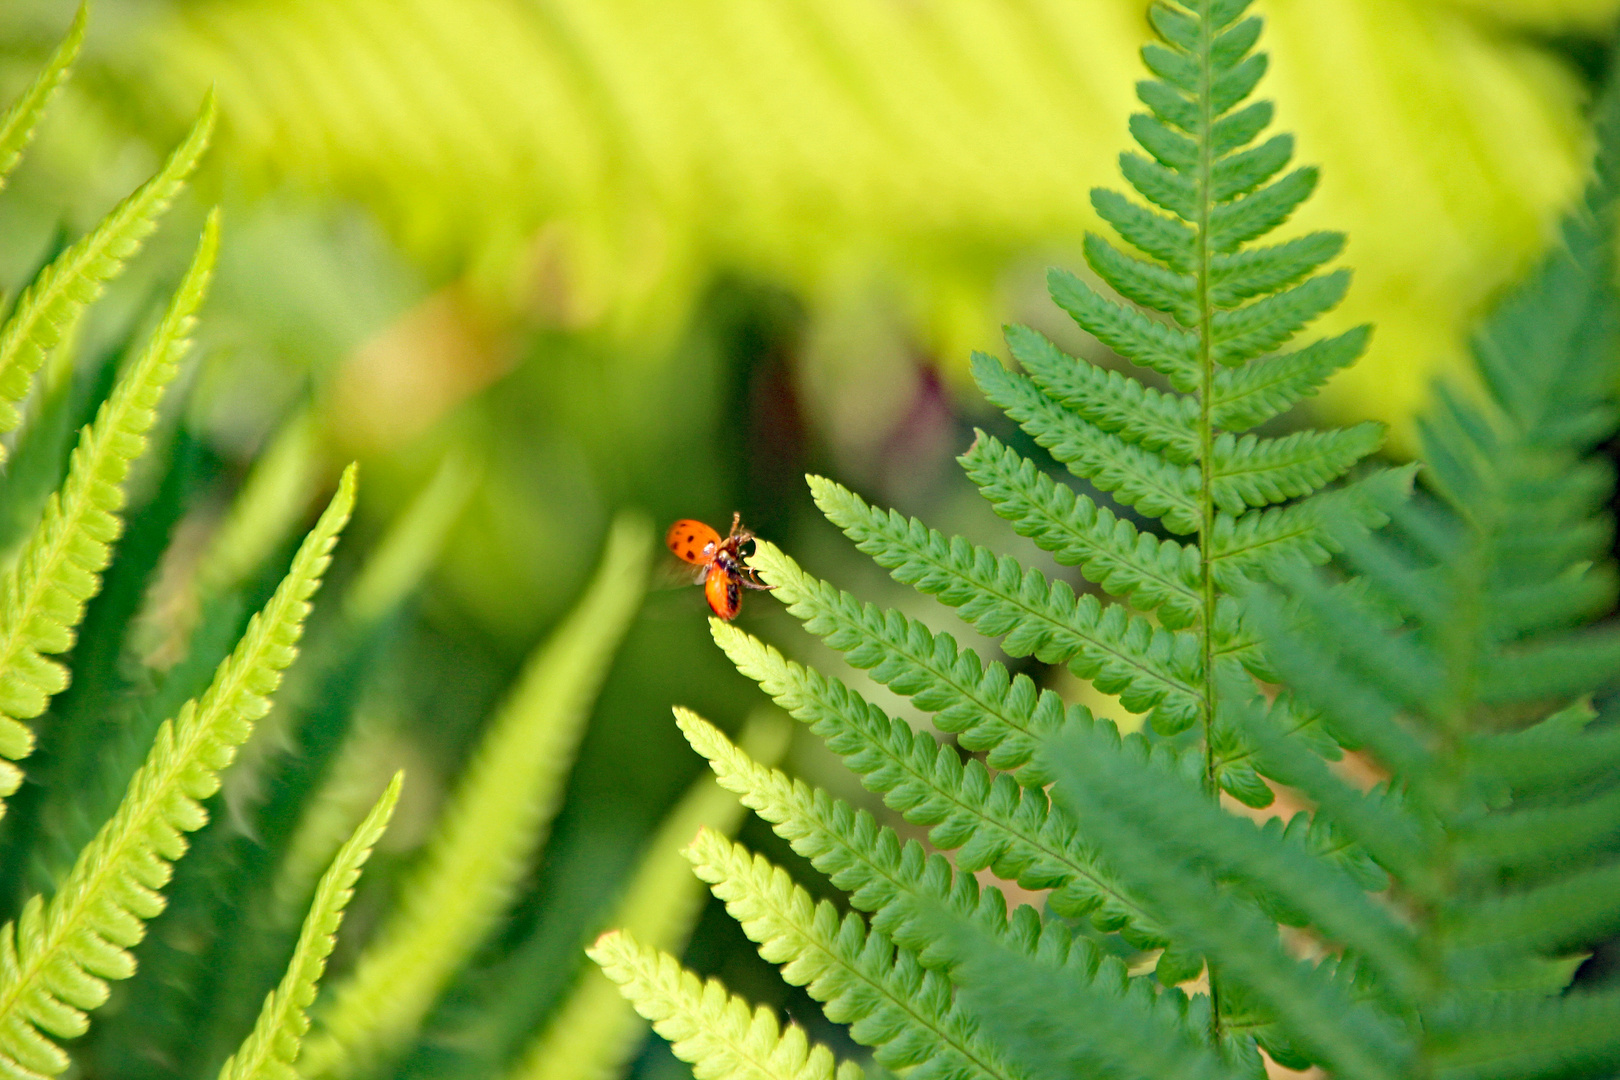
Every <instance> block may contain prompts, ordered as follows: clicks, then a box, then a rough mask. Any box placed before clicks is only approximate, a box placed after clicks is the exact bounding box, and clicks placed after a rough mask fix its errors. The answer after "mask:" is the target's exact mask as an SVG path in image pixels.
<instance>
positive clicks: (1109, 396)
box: [981, 270, 1198, 464]
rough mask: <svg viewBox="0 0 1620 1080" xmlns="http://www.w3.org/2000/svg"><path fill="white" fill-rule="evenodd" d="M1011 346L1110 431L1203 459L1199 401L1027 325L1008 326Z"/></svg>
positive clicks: (1068, 401)
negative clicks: (1106, 364)
mask: <svg viewBox="0 0 1620 1080" xmlns="http://www.w3.org/2000/svg"><path fill="white" fill-rule="evenodd" d="M1060 273H1063V271H1059V270H1053V271H1052V272H1051V274H1052V276H1056V275H1058V274H1060ZM1007 348H1008V350H1009V351H1010V352H1011V353H1012V355H1013V359H1015V360H1017V361H1018V363H1019V366H1021V367H1022V368H1023V369H1024V373H1025V374H1026V375H1028V376H1029V377H1030V379H1031V380H1032V381H1033V382H1034V383H1035V385H1037V386H1039V387H1040V388H1041V390H1042V391H1043V392H1045V394H1046V396H1047V397H1049V398H1051V399H1052V400H1053V401H1056V402H1057V403H1058V404H1059V405H1062V406H1063V407H1064V408H1066V409H1069V410H1071V411H1072V412H1074V413H1076V414H1077V415H1079V416H1082V417H1084V418H1085V419H1087V420H1089V421H1091V422H1092V423H1093V424H1095V425H1097V426H1098V427H1099V428H1101V429H1102V430H1104V431H1112V432H1117V433H1120V434H1122V435H1124V436H1125V437H1126V438H1127V439H1129V440H1130V441H1132V442H1134V443H1137V444H1139V445H1141V446H1145V447H1147V448H1148V449H1150V450H1158V451H1160V452H1162V453H1164V455H1165V457H1167V458H1168V459H1169V460H1171V461H1174V462H1177V463H1179V464H1186V463H1188V462H1190V461H1194V460H1196V459H1197V457H1198V440H1197V438H1196V437H1195V436H1194V435H1193V425H1194V424H1195V423H1196V422H1197V417H1198V402H1196V401H1195V400H1193V399H1192V398H1190V397H1185V396H1182V395H1178V394H1167V393H1164V392H1163V391H1160V390H1155V389H1153V388H1152V387H1150V386H1144V385H1142V384H1141V383H1139V382H1137V381H1136V380H1135V379H1133V378H1130V377H1129V376H1127V375H1124V374H1122V373H1120V372H1118V371H1109V370H1107V369H1106V368H1101V367H1098V366H1097V365H1095V364H1092V363H1090V362H1088V361H1086V360H1079V361H1078V362H1077V361H1076V358H1075V357H1072V356H1070V355H1069V354H1068V353H1065V352H1063V351H1062V350H1061V349H1059V348H1058V347H1057V346H1056V345H1054V344H1052V343H1051V342H1050V341H1048V340H1047V339H1046V337H1045V336H1044V335H1042V334H1038V333H1036V332H1035V331H1034V330H1030V329H1029V328H1027V327H1023V326H1009V327H1007ZM987 359H988V358H987ZM981 362H983V361H981Z"/></svg>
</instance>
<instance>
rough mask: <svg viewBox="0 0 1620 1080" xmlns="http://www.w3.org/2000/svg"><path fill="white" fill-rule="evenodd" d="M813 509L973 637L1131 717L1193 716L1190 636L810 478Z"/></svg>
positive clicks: (1172, 726)
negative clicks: (1062, 672)
mask: <svg viewBox="0 0 1620 1080" xmlns="http://www.w3.org/2000/svg"><path fill="white" fill-rule="evenodd" d="M810 489H811V493H812V494H813V495H814V497H815V500H816V505H817V506H819V507H820V508H821V511H822V513H824V514H826V515H827V518H828V520H830V521H832V522H833V524H835V525H837V526H838V527H839V528H841V529H843V531H844V533H845V535H847V536H848V537H849V538H850V539H851V540H853V541H855V546H856V547H858V548H860V549H861V550H862V551H864V552H866V553H867V554H868V555H871V556H872V557H873V558H874V559H875V560H877V562H878V563H879V564H880V565H882V566H884V567H887V568H888V569H889V571H890V573H891V574H893V576H894V577H895V579H896V580H898V581H902V582H905V583H906V584H908V585H912V586H914V587H916V588H917V589H919V590H920V591H922V592H924V593H928V594H930V595H932V596H936V597H938V598H939V599H940V601H942V602H943V603H946V604H950V605H951V606H952V607H959V608H960V609H961V614H962V617H963V618H964V619H966V620H967V621H968V622H969V623H971V624H972V625H973V626H974V627H975V628H977V629H978V630H979V631H980V632H981V633H984V634H988V635H991V636H996V637H1001V638H1003V640H1002V648H1003V649H1005V650H1006V651H1007V652H1008V653H1009V654H1010V655H1012V656H1026V655H1031V654H1033V655H1034V656H1035V657H1037V658H1038V659H1040V660H1042V661H1044V662H1046V663H1063V664H1068V665H1069V667H1070V668H1071V669H1072V670H1073V671H1074V672H1075V674H1077V675H1079V676H1080V677H1081V678H1085V679H1090V680H1091V681H1092V682H1093V683H1095V684H1096V686H1097V688H1098V689H1100V690H1102V691H1104V692H1105V693H1110V694H1118V695H1119V698H1120V701H1121V702H1123V703H1124V705H1125V707H1126V708H1128V709H1130V710H1131V711H1132V712H1148V711H1149V710H1152V711H1153V715H1154V717H1155V720H1154V722H1155V724H1156V725H1157V726H1159V727H1160V729H1161V730H1164V731H1166V732H1170V731H1179V730H1181V729H1182V728H1185V727H1186V726H1187V725H1188V724H1190V723H1191V722H1192V721H1193V719H1194V718H1195V717H1196V716H1197V713H1198V707H1199V706H1198V701H1199V696H1198V695H1199V691H1198V683H1199V680H1200V677H1201V676H1200V662H1201V660H1200V656H1199V643H1198V639H1197V638H1195V637H1193V636H1192V635H1190V634H1187V633H1185V632H1177V631H1171V630H1166V629H1164V628H1163V627H1157V626H1153V625H1152V624H1150V623H1149V622H1148V621H1147V620H1146V619H1143V618H1140V617H1137V616H1130V615H1127V614H1126V612H1125V611H1124V609H1122V608H1120V607H1118V606H1117V605H1116V606H1110V607H1106V608H1105V607H1104V606H1103V605H1102V604H1101V603H1100V602H1099V601H1098V600H1097V598H1096V597H1094V596H1090V595H1087V596H1080V597H1076V596H1075V594H1074V590H1073V589H1071V588H1069V586H1068V585H1067V584H1066V583H1064V582H1061V581H1060V582H1055V583H1048V582H1047V580H1046V577H1045V575H1043V574H1041V573H1040V572H1039V571H1034V570H1025V569H1024V568H1023V567H1021V566H1019V565H1018V564H1017V563H1016V562H1015V561H1013V560H1012V559H1010V558H1007V557H998V556H996V555H994V554H992V553H991V552H990V551H988V550H987V549H985V548H982V547H972V546H970V545H969V544H967V543H966V542H965V541H963V540H961V539H959V538H958V539H947V538H946V537H945V536H944V535H942V534H941V533H939V532H936V531H934V530H932V529H929V528H928V527H927V526H925V525H923V524H922V523H921V522H920V521H917V520H915V519H912V520H910V521H908V520H906V519H905V518H902V517H901V516H900V515H899V514H896V513H894V512H892V511H891V512H889V513H884V512H883V511H881V510H878V509H876V508H875V507H872V506H869V505H867V503H866V502H864V501H863V500H862V499H861V498H860V497H859V496H857V495H855V494H854V493H853V492H850V491H849V490H847V489H845V488H843V487H840V486H839V485H837V484H834V483H832V482H830V481H827V480H823V479H822V478H820V477H811V478H810Z"/></svg>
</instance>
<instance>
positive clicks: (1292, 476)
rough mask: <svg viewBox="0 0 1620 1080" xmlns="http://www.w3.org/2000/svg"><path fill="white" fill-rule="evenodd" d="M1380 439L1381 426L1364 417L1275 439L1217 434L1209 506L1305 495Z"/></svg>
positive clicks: (1240, 506) (1232, 509)
mask: <svg viewBox="0 0 1620 1080" xmlns="http://www.w3.org/2000/svg"><path fill="white" fill-rule="evenodd" d="M1383 441H1384V425H1382V424H1378V423H1370V422H1369V423H1365V424H1357V425H1356V426H1355V427H1350V428H1342V429H1340V430H1338V431H1300V432H1295V433H1294V434H1292V435H1284V436H1282V437H1281V438H1277V439H1260V438H1256V437H1255V436H1253V435H1244V436H1241V437H1234V436H1232V435H1229V434H1223V435H1220V436H1219V437H1218V438H1216V440H1215V446H1214V451H1213V461H1212V468H1211V473H1212V477H1211V490H1212V492H1213V498H1214V500H1215V505H1216V506H1218V507H1220V508H1221V509H1222V510H1224V511H1226V512H1227V513H1229V514H1239V513H1242V512H1243V510H1244V508H1245V507H1246V506H1268V505H1270V504H1271V503H1278V502H1283V501H1285V500H1288V499H1294V498H1298V497H1299V496H1301V495H1309V494H1310V493H1312V492H1313V491H1315V490H1317V489H1318V488H1320V487H1322V486H1323V485H1325V484H1327V483H1328V482H1329V481H1332V480H1336V479H1338V478H1339V477H1340V476H1342V475H1344V473H1345V472H1346V471H1348V470H1349V469H1350V467H1351V466H1352V465H1354V464H1355V463H1356V462H1358V461H1360V460H1361V459H1362V458H1364V457H1366V456H1367V455H1368V454H1370V453H1372V452H1373V451H1374V450H1376V449H1378V447H1379V444H1381V443H1382V442H1383Z"/></svg>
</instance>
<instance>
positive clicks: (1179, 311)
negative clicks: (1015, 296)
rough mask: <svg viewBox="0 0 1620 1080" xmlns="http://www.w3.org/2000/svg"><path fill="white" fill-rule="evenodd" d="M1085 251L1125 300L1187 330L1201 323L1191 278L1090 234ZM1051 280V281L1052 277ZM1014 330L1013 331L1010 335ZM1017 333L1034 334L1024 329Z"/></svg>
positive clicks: (1094, 268) (1101, 276)
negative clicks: (1162, 315) (1128, 253)
mask: <svg viewBox="0 0 1620 1080" xmlns="http://www.w3.org/2000/svg"><path fill="white" fill-rule="evenodd" d="M1082 250H1083V251H1084V252H1085V256H1086V262H1087V263H1089V264H1090V265H1091V268H1092V269H1093V270H1095V271H1096V272H1097V276H1098V277H1100V278H1102V279H1103V280H1104V281H1106V282H1107V283H1108V284H1109V285H1111V286H1113V289H1114V291H1115V292H1117V293H1119V294H1120V295H1121V296H1123V297H1125V299H1127V300H1133V301H1135V302H1136V303H1138V304H1141V305H1142V306H1143V307H1146V308H1152V309H1153V310H1154V311H1162V312H1165V313H1166V314H1168V315H1170V316H1171V317H1173V318H1174V319H1175V320H1176V321H1177V322H1179V323H1181V325H1183V326H1191V325H1193V324H1194V323H1196V322H1197V321H1198V315H1197V311H1198V308H1197V294H1198V290H1197V283H1196V282H1195V281H1194V279H1193V276H1192V275H1191V274H1179V273H1177V272H1176V271H1174V270H1169V269H1166V268H1165V267H1163V266H1160V265H1159V264H1158V263H1153V262H1148V261H1147V260H1146V259H1138V258H1134V257H1133V256H1130V255H1127V254H1125V253H1124V252H1123V251H1120V250H1118V249H1117V248H1114V247H1111V246H1109V244H1108V243H1107V242H1106V241H1104V240H1103V239H1102V237H1100V236H1098V235H1097V234H1096V233H1087V234H1086V239H1085V241H1084V245H1083V248H1082ZM1051 273H1053V274H1062V273H1066V271H1061V270H1054V271H1052V272H1051ZM1047 280H1048V281H1050V280H1051V277H1050V275H1049V276H1048V278H1047ZM1013 329H1015V328H1013V327H1009V328H1008V330H1009V333H1010V332H1011V331H1012V330H1013ZM1016 329H1018V330H1020V331H1022V332H1024V333H1029V332H1030V331H1028V330H1025V329H1024V328H1023V327H1017V328H1016ZM1178 370H1180V366H1179V365H1178Z"/></svg>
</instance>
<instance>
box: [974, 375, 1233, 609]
mask: <svg viewBox="0 0 1620 1080" xmlns="http://www.w3.org/2000/svg"><path fill="white" fill-rule="evenodd" d="M1132 385H1135V384H1132ZM957 460H958V461H960V462H961V463H962V467H963V469H964V470H965V471H966V472H967V475H968V478H969V479H970V480H972V481H973V482H974V483H975V484H977V485H978V487H979V491H980V492H981V493H982V494H983V495H984V497H985V498H986V499H989V500H990V504H991V505H992V506H993V507H995V511H996V513H997V514H998V515H999V516H1001V517H1003V518H1006V519H1007V520H1008V521H1010V522H1012V526H1013V530H1014V531H1015V532H1017V533H1018V535H1020V536H1027V537H1029V538H1030V539H1031V540H1033V541H1035V543H1036V544H1037V545H1038V546H1039V547H1041V548H1042V549H1043V550H1045V551H1049V552H1051V553H1052V557H1053V558H1054V559H1056V560H1057V561H1058V562H1059V563H1061V564H1062V565H1064V566H1078V567H1079V568H1080V570H1081V572H1082V573H1084V574H1085V575H1086V580H1088V581H1094V582H1096V583H1097V584H1098V585H1101V586H1102V587H1103V588H1104V589H1105V590H1107V591H1108V592H1109V593H1110V594H1112V595H1114V596H1118V597H1120V598H1121V599H1124V600H1126V601H1128V602H1129V603H1130V605H1131V606H1132V607H1134V608H1136V610H1138V611H1144V612H1146V611H1156V612H1157V613H1158V616H1159V621H1160V622H1161V623H1163V624H1164V625H1165V626H1167V627H1169V628H1170V629H1172V630H1179V629H1182V628H1184V627H1188V626H1191V625H1192V624H1193V623H1194V622H1195V621H1196V619H1197V617H1198V612H1199V604H1200V602H1201V597H1200V595H1199V591H1198V590H1199V580H1198V550H1197V548H1195V547H1192V546H1191V545H1188V544H1182V543H1178V542H1177V541H1174V540H1164V539H1160V538H1158V537H1155V536H1152V535H1149V534H1146V533H1143V532H1140V531H1139V530H1138V529H1137V528H1136V526H1135V525H1133V524H1131V522H1129V521H1126V520H1125V519H1123V518H1120V517H1116V516H1115V515H1114V513H1113V511H1111V510H1109V509H1108V508H1107V507H1102V506H1098V505H1097V504H1096V503H1095V502H1093V501H1092V500H1091V499H1088V498H1087V497H1086V496H1084V495H1078V494H1076V493H1075V491H1074V489H1072V488H1070V487H1067V486H1065V485H1063V484H1059V483H1058V482H1057V481H1055V480H1053V479H1052V478H1051V477H1049V476H1047V475H1045V474H1044V473H1042V472H1041V471H1040V469H1038V468H1037V467H1036V466H1035V463H1034V462H1032V461H1029V460H1028V459H1027V458H1024V457H1022V456H1020V455H1019V454H1017V453H1015V452H1013V451H1012V450H1010V449H1008V448H1007V447H1006V446H1004V445H1002V443H1001V442H1000V441H999V440H997V439H995V438H992V437H991V436H989V435H986V434H985V433H984V432H982V431H975V433H974V439H973V445H972V446H970V447H969V448H968V451H967V453H966V454H963V455H962V456H961V457H960V458H958V459H957Z"/></svg>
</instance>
